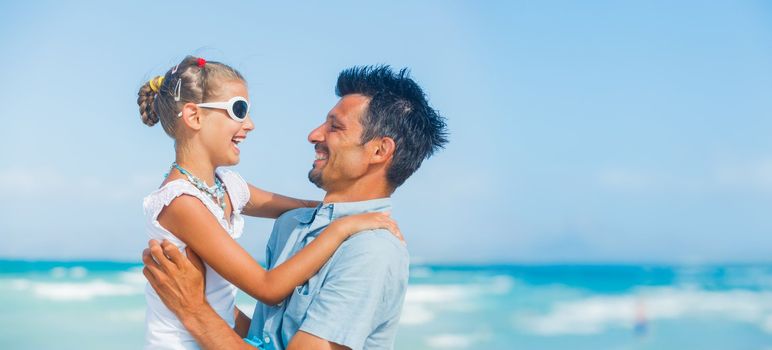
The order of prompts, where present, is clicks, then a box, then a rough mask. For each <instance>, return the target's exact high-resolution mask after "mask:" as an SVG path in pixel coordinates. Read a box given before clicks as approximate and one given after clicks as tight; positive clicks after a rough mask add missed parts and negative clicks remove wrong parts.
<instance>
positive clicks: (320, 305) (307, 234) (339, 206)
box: [245, 198, 409, 350]
mask: <svg viewBox="0 0 772 350" xmlns="http://www.w3.org/2000/svg"><path fill="white" fill-rule="evenodd" d="M390 209H391V200H390V199H388V198H383V199H375V200H370V201H363V202H351V203H331V204H325V205H320V206H319V207H317V208H316V209H313V208H303V209H296V210H292V211H289V212H287V213H285V214H284V215H282V216H281V217H279V218H278V219H277V220H276V223H274V226H273V232H271V237H270V238H269V240H268V245H267V248H266V263H267V265H268V269H271V268H273V267H275V266H277V265H279V264H281V263H282V262H284V261H286V260H287V259H288V258H289V257H291V256H292V255H294V254H295V253H297V252H298V251H299V250H300V249H302V248H303V247H305V246H306V245H307V244H308V243H310V242H311V241H313V240H314V238H316V236H317V235H319V233H321V232H322V231H323V229H324V228H325V227H327V225H329V224H330V222H331V221H332V220H335V219H337V218H340V217H344V216H348V215H353V214H359V213H365V212H376V211H388V210H390ZM408 269H409V257H408V252H407V249H406V248H405V246H404V245H403V244H402V242H400V241H399V240H398V239H397V238H396V237H395V236H394V235H392V234H391V233H390V232H389V231H387V230H371V231H363V232H360V233H358V234H356V235H354V236H351V237H350V238H349V239H348V240H346V241H345V242H343V244H342V245H341V246H340V248H338V250H337V251H336V252H335V254H334V255H333V256H332V257H331V258H330V260H329V261H328V262H327V263H326V264H325V265H324V266H323V267H322V269H321V270H320V271H319V272H318V273H317V274H316V275H314V276H313V277H311V279H310V280H308V282H306V283H305V284H303V285H302V286H299V287H296V288H295V291H294V292H293V293H292V295H291V296H290V297H288V298H287V299H286V300H284V302H282V303H281V304H279V305H277V306H268V305H265V304H262V303H258V304H257V307H256V308H255V313H254V315H253V317H252V324H251V325H250V328H249V334H248V337H247V338H246V339H245V340H246V341H247V342H248V343H250V344H252V345H255V346H258V347H260V348H262V349H265V350H282V349H284V348H285V347H286V346H287V344H288V343H289V342H290V340H291V339H292V337H293V336H294V335H295V333H297V332H298V331H304V332H307V333H310V334H313V335H315V336H317V337H320V338H322V339H325V340H328V341H331V342H333V343H337V344H341V345H345V346H347V347H349V348H351V349H392V348H393V347H394V339H395V337H396V333H397V326H398V321H399V316H400V313H401V310H402V303H403V302H404V300H405V291H406V290H407V279H408Z"/></svg>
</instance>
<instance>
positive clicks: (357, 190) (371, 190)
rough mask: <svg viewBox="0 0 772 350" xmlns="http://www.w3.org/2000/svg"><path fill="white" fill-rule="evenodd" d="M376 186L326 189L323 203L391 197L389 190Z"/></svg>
mask: <svg viewBox="0 0 772 350" xmlns="http://www.w3.org/2000/svg"><path fill="white" fill-rule="evenodd" d="M377 187H378V186H357V185H352V186H347V187H346V188H345V189H342V190H339V191H328V192H327V193H326V194H325V195H324V200H323V201H322V202H323V203H324V204H328V203H346V202H362V201H369V200H372V199H379V198H388V197H391V191H389V190H388V189H386V188H381V189H377Z"/></svg>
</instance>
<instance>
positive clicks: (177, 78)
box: [137, 56, 246, 138]
mask: <svg viewBox="0 0 772 350" xmlns="http://www.w3.org/2000/svg"><path fill="white" fill-rule="evenodd" d="M225 80H240V81H242V82H244V83H245V84H246V81H245V80H244V77H243V76H242V75H241V73H239V72H238V71H237V70H235V69H233V68H231V67H230V66H228V65H226V64H224V63H220V62H212V61H205V60H204V59H203V58H198V57H193V56H187V57H185V59H183V60H182V62H180V63H179V64H178V65H177V66H175V67H172V68H171V69H169V71H167V72H166V74H164V75H163V76H158V77H155V78H153V79H150V81H148V82H147V83H145V84H144V85H142V87H140V88H139V93H138V97H137V105H139V114H140V116H141V117H142V122H143V123H145V124H146V125H147V126H153V125H155V124H156V123H158V122H159V121H160V122H161V126H162V127H163V128H164V131H165V132H166V134H167V135H169V136H171V137H172V138H174V137H175V133H176V131H177V114H179V112H180V111H181V110H182V106H183V105H185V103H188V102H192V103H202V102H208V101H207V99H208V98H209V97H211V96H212V95H214V94H213V93H212V92H213V91H215V90H216V89H217V88H218V87H219V85H218V83H219V82H222V81H225Z"/></svg>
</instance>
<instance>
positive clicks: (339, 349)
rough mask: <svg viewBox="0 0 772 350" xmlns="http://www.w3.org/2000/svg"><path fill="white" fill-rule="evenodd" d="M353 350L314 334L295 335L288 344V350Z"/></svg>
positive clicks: (301, 333) (302, 333) (301, 332)
mask: <svg viewBox="0 0 772 350" xmlns="http://www.w3.org/2000/svg"><path fill="white" fill-rule="evenodd" d="M306 349H311V350H351V348H349V347H346V346H343V345H340V344H336V343H333V342H331V341H327V340H325V339H322V338H319V337H317V336H315V335H313V334H309V333H306V332H303V331H299V332H297V333H295V336H293V337H292V340H290V343H289V344H287V350H306Z"/></svg>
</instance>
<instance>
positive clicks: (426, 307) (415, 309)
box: [0, 260, 772, 350]
mask: <svg viewBox="0 0 772 350" xmlns="http://www.w3.org/2000/svg"><path fill="white" fill-rule="evenodd" d="M140 271H141V270H140V266H139V265H138V264H132V263H118V262H42V261H9V260H5V261H3V260H0V349H140V348H141V347H142V344H143V322H144V294H143V293H144V291H143V290H144V286H145V280H144V277H143V276H142V274H141V272H140ZM254 304H255V301H254V300H253V299H251V298H250V297H248V296H246V295H239V297H238V305H239V307H240V308H241V309H242V310H245V311H246V312H248V313H249V312H250V311H251V310H252V309H253V307H254ZM341 327H345V325H341ZM396 349H408V350H409V349H658V350H668V349H732V350H739V349H772V265H727V266H716V265H711V266H667V265H651V266H648V265H646V266H644V265H641V266H637V265H495V266H493V265H492V266H484V265H476V266H450V265H414V266H413V267H412V268H411V277H410V287H409V290H408V294H407V297H406V301H405V306H404V311H403V315H402V319H401V321H400V330H399V334H398V338H397V342H396Z"/></svg>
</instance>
